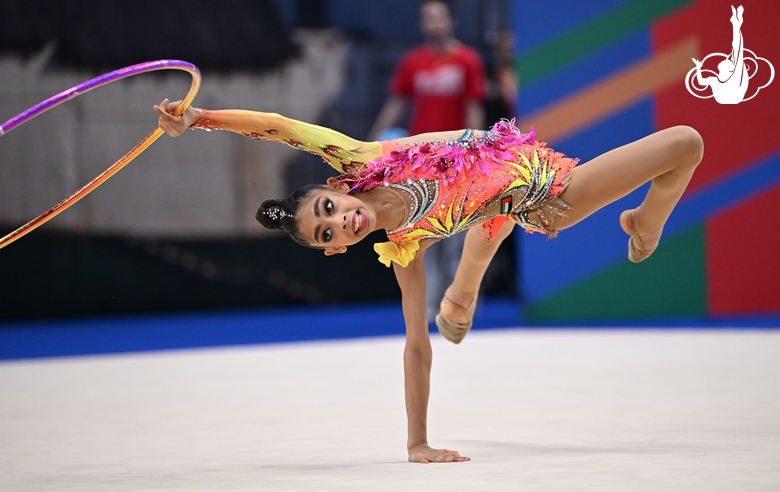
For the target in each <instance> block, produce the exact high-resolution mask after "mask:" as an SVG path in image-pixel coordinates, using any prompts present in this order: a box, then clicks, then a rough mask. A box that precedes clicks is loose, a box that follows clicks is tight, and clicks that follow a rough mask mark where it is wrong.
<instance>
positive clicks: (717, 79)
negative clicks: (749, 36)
mask: <svg viewBox="0 0 780 492" xmlns="http://www.w3.org/2000/svg"><path fill="white" fill-rule="evenodd" d="M744 11H745V9H744V8H743V7H742V5H740V6H739V7H738V8H737V9H734V6H733V5H732V6H731V19H730V20H731V27H732V39H731V54H730V55H728V56H726V54H725V53H712V54H709V55H707V56H706V57H704V59H703V60H702V61H699V60H697V59H696V58H692V60H693V63H694V64H695V65H696V66H695V67H694V68H692V69H691V70H690V71H689V72H688V74H687V75H686V76H685V88H686V89H688V92H690V93H691V94H693V95H694V96H696V97H698V98H700V99H707V98H710V97H714V98H715V100H716V101H717V102H719V103H720V104H739V103H741V102H743V101H749V100H751V99H753V98H754V97H756V94H758V92H759V91H760V90H761V89H763V88H764V87H766V86H768V85H769V84H770V83H771V82H772V80H773V79H774V78H775V67H773V66H772V64H771V63H769V60H767V59H766V58H761V57H760V56H757V55H756V54H755V53H753V52H752V51H750V50H749V49H747V48H745V46H744V39H743V38H742V31H741V27H742V13H743V12H744ZM746 54H748V55H747V56H746ZM712 57H717V58H723V59H722V60H721V61H720V63H718V73H717V74H716V73H715V72H714V71H713V70H708V69H703V68H702V66H703V65H704V64H705V63H706V62H707V60H708V59H709V58H712ZM717 58H716V59H717ZM760 61H762V62H764V63H766V65H767V66H768V67H769V80H768V81H767V82H766V83H765V84H764V85H762V86H760V87H758V88H757V89H756V90H755V92H753V93H752V94H751V95H750V97H745V94H747V91H748V83H749V82H750V79H752V78H753V77H755V76H756V74H757V73H758V66H759V62H760ZM710 74H711V76H709V77H705V76H703V75H710ZM754 85H755V84H754ZM708 87H709V88H711V89H712V94H709V95H705V96H702V95H699V94H697V92H699V93H706V92H707V88H708Z"/></svg>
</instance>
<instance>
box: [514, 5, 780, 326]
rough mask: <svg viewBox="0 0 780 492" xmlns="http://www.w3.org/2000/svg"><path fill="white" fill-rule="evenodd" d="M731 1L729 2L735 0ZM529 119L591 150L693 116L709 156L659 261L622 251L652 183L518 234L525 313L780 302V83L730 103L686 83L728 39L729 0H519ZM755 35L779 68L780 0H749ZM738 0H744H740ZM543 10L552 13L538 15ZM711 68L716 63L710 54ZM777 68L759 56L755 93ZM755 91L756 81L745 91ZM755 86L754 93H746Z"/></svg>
mask: <svg viewBox="0 0 780 492" xmlns="http://www.w3.org/2000/svg"><path fill="white" fill-rule="evenodd" d="M732 3H733V2H732ZM513 5H514V6H515V7H516V8H514V10H513V26H514V30H515V33H516V35H517V38H518V40H517V44H518V46H519V47H520V49H519V58H518V60H517V67H518V70H519V73H520V79H521V81H522V93H521V94H522V95H521V111H520V112H521V114H520V120H521V127H523V128H527V127H528V126H529V125H532V126H536V127H537V128H538V129H539V136H540V138H541V139H543V140H549V141H551V142H552V144H553V146H554V147H555V149H556V150H560V151H562V152H565V153H567V154H570V155H575V156H578V157H580V159H581V160H582V161H587V160H588V159H591V158H593V157H595V156H597V155H599V154H601V153H603V152H606V151H608V150H610V149H612V148H615V147H617V146H619V145H623V144H626V143H628V142H630V141H632V140H636V139H638V138H641V137H643V136H645V135H647V134H648V133H650V132H653V131H656V130H659V129H662V128H667V127H669V126H673V125H690V126H692V127H694V128H696V129H697V130H698V131H699V132H700V133H701V135H702V137H703V139H704V143H705V152H704V160H703V161H702V164H701V165H700V166H699V168H698V169H697V171H696V174H695V175H694V177H693V181H692V182H691V184H690V186H689V188H688V190H687V192H686V194H685V196H684V198H683V200H682V201H681V203H680V205H679V207H678V208H677V209H676V210H675V212H674V213H673V215H672V217H671V219H670V221H669V222H668V224H667V226H666V227H665V229H664V239H663V241H662V242H661V246H660V247H659V249H658V251H657V252H656V253H655V254H654V255H653V258H652V259H651V260H650V261H645V262H644V263H642V264H639V265H633V264H630V263H629V262H628V260H627V259H626V251H627V247H626V241H627V238H626V236H625V234H624V233H623V231H622V230H621V229H620V227H619V225H618V216H619V214H620V212H621V211H623V210H625V209H628V208H634V207H635V206H636V205H637V204H639V203H640V202H641V199H642V196H643V195H644V193H645V191H646V188H644V189H640V190H638V191H636V192H635V193H632V194H631V195H629V196H628V197H626V198H625V199H623V200H620V201H619V202H617V203H615V204H613V205H611V206H609V207H606V208H605V209H603V210H601V211H599V212H598V213H596V214H595V215H594V216H592V217H590V218H588V219H587V220H586V221H585V222H583V223H582V224H581V225H578V226H577V227H575V228H573V229H570V230H567V231H565V233H564V234H561V237H560V239H558V240H555V241H545V240H544V239H543V238H538V237H529V236H528V235H523V238H522V240H521V241H520V242H519V243H518V256H519V258H520V263H521V272H522V275H521V276H520V278H521V283H522V293H523V299H524V306H525V315H526V318H527V319H529V320H537V321H555V322H561V321H571V320H578V319H637V318H646V317H655V318H663V317H680V316H695V317H705V316H715V317H717V316H729V315H756V314H772V313H774V314H776V313H778V312H780V257H778V255H777V254H776V253H775V250H776V246H777V244H780V218H778V216H777V215H776V214H775V213H774V212H773V211H774V210H776V209H777V208H778V206H779V205H780V120H778V118H777V114H778V112H779V111H780V84H778V81H777V80H775V81H774V82H773V83H772V84H771V85H769V86H768V87H767V88H765V89H763V90H762V91H761V92H760V94H758V95H757V96H756V97H755V98H754V99H752V100H750V101H747V102H743V103H740V104H737V105H721V104H718V103H716V102H715V101H714V100H713V99H697V98H695V97H693V96H692V95H691V94H689V93H688V91H687V90H686V88H685V84H684V78H685V75H686V73H687V72H688V71H689V70H690V69H691V68H693V67H694V65H693V62H692V61H691V58H697V59H699V60H701V59H703V58H704V57H705V56H706V55H707V54H710V53H727V54H728V53H729V52H730V51H731V38H732V32H731V30H732V27H731V23H730V22H729V18H730V17H731V8H730V5H731V4H730V3H729V2H728V1H725V0H696V1H693V0H662V1H659V0H596V1H593V2H587V3H585V2H536V3H533V2H527V3H526V2H515V3H514V4H513ZM742 5H744V7H745V14H744V19H745V20H744V24H743V26H742V34H743V37H744V42H745V47H746V48H749V49H750V50H752V51H753V52H755V53H756V54H757V55H758V56H761V57H764V58H766V59H768V60H769V61H770V62H771V63H773V64H774V66H775V68H780V37H779V36H778V34H777V28H776V22H775V21H774V19H777V18H778V17H780V4H778V3H777V2H764V1H745V2H742ZM735 6H736V4H735ZM541 19H544V21H543V22H540V20H541ZM711 68H713V69H715V67H711ZM768 80H769V71H768V70H767V67H766V65H762V66H761V67H760V68H759V72H757V75H756V78H755V81H751V86H750V89H749V92H751V91H752V90H754V89H755V87H756V86H757V85H759V84H763V83H765V82H766V81H768ZM749 95H750V94H747V96H749ZM747 96H746V97H747Z"/></svg>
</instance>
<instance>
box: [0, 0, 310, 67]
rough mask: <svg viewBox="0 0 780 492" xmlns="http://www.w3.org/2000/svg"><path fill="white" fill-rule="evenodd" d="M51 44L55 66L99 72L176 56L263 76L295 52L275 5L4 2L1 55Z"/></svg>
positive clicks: (232, 0) (235, 1) (178, 0)
mask: <svg viewBox="0 0 780 492" xmlns="http://www.w3.org/2000/svg"><path fill="white" fill-rule="evenodd" d="M49 42H54V43H56V44H55V48H56V50H55V52H54V56H53V58H52V60H51V63H52V64H54V65H55V66H59V67H65V68H84V69H96V70H97V69H115V68H118V67H122V66H126V65H132V64H135V63H140V62H144V61H149V60H158V59H165V58H176V59H182V60H186V61H189V62H192V63H194V64H195V65H197V66H198V67H200V68H202V69H212V70H225V71H227V70H236V69H240V70H252V71H265V70H269V69H273V68H275V67H277V66H279V65H280V64H281V63H283V62H284V61H286V60H288V59H289V58H291V57H293V56H295V55H296V53H297V51H296V46H295V45H294V44H292V43H291V42H290V40H289V36H288V32H287V29H286V28H285V26H284V25H283V24H282V22H281V19H280V17H279V14H278V12H277V11H276V9H275V7H274V4H273V3H272V2H271V1H270V0H226V1H225V0H223V1H219V2H213V1H211V2H207V1H202V0H165V1H160V0H133V1H131V2H116V1H105V0H2V2H0V52H3V53H17V54H22V55H30V54H33V53H35V52H37V51H39V50H40V49H42V48H43V47H44V46H45V45H46V44H47V43H49Z"/></svg>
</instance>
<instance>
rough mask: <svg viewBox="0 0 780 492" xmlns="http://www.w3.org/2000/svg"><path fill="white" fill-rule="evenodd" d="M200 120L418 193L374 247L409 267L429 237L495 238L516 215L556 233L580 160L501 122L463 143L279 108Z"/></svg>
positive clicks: (358, 186)
mask: <svg viewBox="0 0 780 492" xmlns="http://www.w3.org/2000/svg"><path fill="white" fill-rule="evenodd" d="M193 127H198V128H206V129H220V130H230V131H234V132H237V133H241V134H243V135H246V136H247V137H250V138H254V139H257V140H273V141H277V142H281V143H284V144H286V145H289V146H291V147H294V148H297V149H301V150H306V151H308V152H311V153H314V154H317V155H320V156H322V158H323V159H324V160H325V161H326V162H327V163H328V164H330V165H331V166H332V167H333V168H334V169H336V170H337V171H338V172H339V173H341V176H340V178H339V181H340V182H342V183H346V184H348V185H349V186H350V191H368V190H370V189H373V188H375V187H377V186H386V187H392V188H395V189H398V190H402V191H403V192H405V193H407V194H408V195H409V197H410V202H411V206H410V210H409V216H408V218H407V220H406V221H405V223H404V224H403V225H402V226H401V227H400V228H398V229H396V230H393V231H388V233H387V235H388V239H390V241H389V242H386V243H378V244H376V245H374V249H375V250H376V251H377V253H379V261H381V262H382V263H384V264H385V265H387V266H390V264H391V261H394V262H396V263H398V264H399V265H401V266H406V265H407V264H408V263H409V261H411V260H412V259H413V258H414V255H415V253H416V252H417V250H418V249H419V247H420V241H422V240H423V239H437V238H438V239H440V238H446V237H449V236H451V235H453V234H457V233H459V232H462V231H463V230H465V229H466V228H468V227H470V226H473V225H475V224H480V223H481V224H482V230H483V231H484V232H485V233H486V234H487V239H488V241H489V240H491V239H492V237H493V234H494V233H495V232H496V231H497V230H498V228H500V226H501V225H502V224H503V223H504V222H506V221H508V220H513V221H514V222H516V223H517V224H519V225H520V226H521V227H522V228H523V229H525V230H526V231H528V232H543V233H546V234H547V235H548V237H555V235H556V232H555V222H556V220H557V218H559V217H561V216H563V214H564V213H565V210H566V209H567V208H568V207H567V206H566V204H565V203H563V201H561V200H560V199H559V198H558V195H560V194H561V192H563V190H564V189H565V186H566V178H567V176H568V175H569V173H570V171H571V169H572V168H573V167H574V165H575V164H576V163H577V160H576V159H571V158H568V157H565V156H564V155H563V154H561V153H559V152H555V151H554V150H552V149H550V148H547V147H546V144H545V143H544V142H539V141H536V140H535V138H534V132H533V130H532V131H531V133H529V134H523V133H520V131H519V130H518V129H517V128H516V127H515V126H514V122H509V121H501V122H498V123H496V124H495V125H494V126H493V127H492V128H491V129H490V130H489V131H487V132H482V131H472V130H466V131H465V133H464V134H463V136H462V137H460V138H459V139H457V140H450V141H437V142H425V143H420V144H414V145H409V144H405V145H399V144H398V143H396V142H394V141H386V142H361V141H359V140H355V139H352V138H350V137H347V136H345V135H343V134H341V133H338V132H335V131H333V130H329V129H327V128H323V127H320V126H316V125H310V124H308V123H303V122H299V121H295V120H291V119H288V118H285V117H283V116H281V115H278V114H270V113H257V112H252V111H238V110H228V111H204V115H203V117H202V118H201V119H200V121H198V122H197V123H195V125H193Z"/></svg>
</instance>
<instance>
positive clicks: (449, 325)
mask: <svg viewBox="0 0 780 492" xmlns="http://www.w3.org/2000/svg"><path fill="white" fill-rule="evenodd" d="M476 301H477V296H475V295H471V294H450V293H446V294H444V299H442V301H441V304H440V307H439V309H440V311H439V314H437V315H436V327H437V328H438V329H439V333H441V335H442V336H443V337H444V338H446V339H447V340H449V341H450V342H452V343H460V342H461V341H463V339H464V338H465V337H466V334H467V333H468V332H469V330H470V329H471V326H472V324H473V319H472V318H473V315H474V308H475V307H476ZM445 313H446V314H445Z"/></svg>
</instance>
